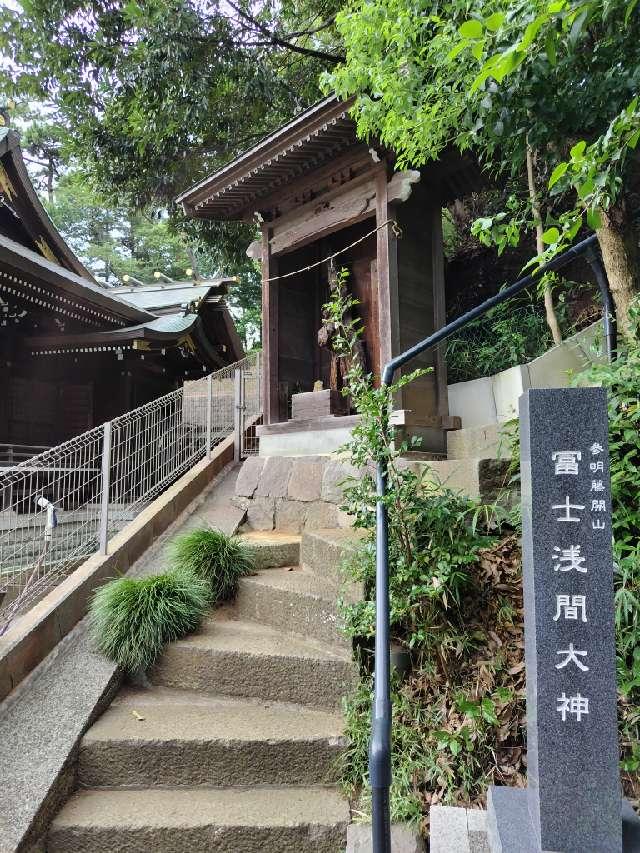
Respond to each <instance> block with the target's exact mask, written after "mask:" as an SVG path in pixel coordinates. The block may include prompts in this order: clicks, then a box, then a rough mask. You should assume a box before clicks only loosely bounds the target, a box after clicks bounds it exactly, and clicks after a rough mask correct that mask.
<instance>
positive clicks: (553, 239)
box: [542, 225, 560, 245]
mask: <svg viewBox="0 0 640 853" xmlns="http://www.w3.org/2000/svg"><path fill="white" fill-rule="evenodd" d="M559 239H560V232H559V231H558V229H557V228H556V227H555V225H554V226H553V228H547V230H546V231H545V232H544V234H543V235H542V240H543V242H544V243H546V244H547V245H551V243H557V242H558V240H559Z"/></svg>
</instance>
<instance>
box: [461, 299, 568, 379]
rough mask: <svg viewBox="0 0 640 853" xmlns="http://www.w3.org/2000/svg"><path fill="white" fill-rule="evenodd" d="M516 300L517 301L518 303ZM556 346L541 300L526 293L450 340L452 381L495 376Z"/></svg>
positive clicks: (497, 307) (474, 322) (496, 308)
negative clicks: (539, 301) (540, 304)
mask: <svg viewBox="0 0 640 853" xmlns="http://www.w3.org/2000/svg"><path fill="white" fill-rule="evenodd" d="M514 303H515V304H514ZM551 346H553V340H552V338H551V333H550V331H549V326H548V325H547V321H546V319H545V316H544V312H543V311H542V310H541V309H540V306H539V303H538V300H536V299H534V298H533V297H531V296H530V297H528V298H527V296H526V295H525V296H523V297H520V299H518V300H513V299H510V300H509V301H508V302H503V303H502V304H501V305H498V306H496V307H495V308H493V309H492V310H491V311H489V312H488V313H487V314H485V315H484V316H483V317H480V318H478V319H477V320H474V321H473V322H472V323H469V325H468V326H466V327H465V328H464V329H462V330H461V331H459V332H458V333H457V334H456V335H454V336H453V337H452V338H450V339H449V341H448V342H447V377H448V380H449V382H467V381H468V380H470V379H477V378H478V377H480V376H493V375H494V374H495V373H499V372H500V371H501V370H506V369H507V368H508V367H515V365H517V364H524V363H525V362H527V361H531V359H534V358H537V357H538V356H540V355H542V354H543V353H544V352H546V350H548V349H549V348H550V347H551Z"/></svg>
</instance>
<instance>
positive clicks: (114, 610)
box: [90, 570, 210, 673]
mask: <svg viewBox="0 0 640 853" xmlns="http://www.w3.org/2000/svg"><path fill="white" fill-rule="evenodd" d="M209 604H210V593H209V586H208V584H207V582H206V581H205V580H204V579H203V578H201V577H199V576H197V575H195V574H193V573H192V572H188V571H184V570H176V571H171V572H167V573H166V574H162V575H154V576H152V577H148V578H119V579H118V580H114V581H111V582H110V583H107V584H105V585H104V586H102V587H100V589H98V590H97V592H96V593H95V594H94V596H93V599H92V601H91V607H90V620H91V632H92V636H93V638H94V641H95V643H96V645H97V647H98V648H99V649H100V651H101V652H102V653H103V654H105V655H106V656H107V657H108V658H109V659H110V660H112V661H115V663H117V664H118V665H119V666H120V667H121V668H122V669H123V670H125V671H126V672H128V673H132V672H135V671H136V670H139V669H144V670H146V669H148V668H149V667H150V666H151V665H152V664H153V663H154V662H155V660H156V658H157V657H158V655H159V654H160V652H161V651H162V649H163V647H164V645H165V643H168V642H170V641H171V640H177V639H180V638H181V637H184V636H185V635H186V634H189V633H191V632H192V631H195V629H196V628H197V627H198V626H199V625H200V623H201V621H202V618H203V616H204V614H205V613H206V611H207V609H208V607H209Z"/></svg>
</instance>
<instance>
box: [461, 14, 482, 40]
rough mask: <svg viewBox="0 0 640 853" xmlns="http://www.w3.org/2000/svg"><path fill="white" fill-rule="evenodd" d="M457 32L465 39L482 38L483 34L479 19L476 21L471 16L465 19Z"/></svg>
mask: <svg viewBox="0 0 640 853" xmlns="http://www.w3.org/2000/svg"><path fill="white" fill-rule="evenodd" d="M458 32H459V33H460V35H461V36H462V38H465V39H479V38H482V36H483V34H484V27H483V26H482V22H481V21H476V20H475V19H474V18H471V19H470V20H468V21H465V22H464V24H462V25H461V26H460V28H459V29H458Z"/></svg>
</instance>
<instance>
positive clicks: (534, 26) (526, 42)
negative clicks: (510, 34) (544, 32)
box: [518, 15, 547, 50]
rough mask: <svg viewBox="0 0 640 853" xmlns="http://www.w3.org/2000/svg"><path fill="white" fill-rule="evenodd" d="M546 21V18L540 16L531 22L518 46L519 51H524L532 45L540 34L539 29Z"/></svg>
mask: <svg viewBox="0 0 640 853" xmlns="http://www.w3.org/2000/svg"><path fill="white" fill-rule="evenodd" d="M546 21H547V18H546V16H545V15H540V17H538V18H535V19H534V20H533V21H531V23H530V24H529V25H528V26H527V28H526V30H525V31H524V36H523V37H522V41H521V42H520V44H519V45H518V47H519V49H520V50H526V49H527V48H528V47H529V46H530V45H531V44H533V42H534V40H535V38H536V36H537V35H538V33H539V32H540V29H541V27H542V26H543V25H544V24H545V23H546Z"/></svg>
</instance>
